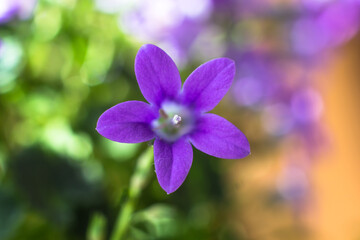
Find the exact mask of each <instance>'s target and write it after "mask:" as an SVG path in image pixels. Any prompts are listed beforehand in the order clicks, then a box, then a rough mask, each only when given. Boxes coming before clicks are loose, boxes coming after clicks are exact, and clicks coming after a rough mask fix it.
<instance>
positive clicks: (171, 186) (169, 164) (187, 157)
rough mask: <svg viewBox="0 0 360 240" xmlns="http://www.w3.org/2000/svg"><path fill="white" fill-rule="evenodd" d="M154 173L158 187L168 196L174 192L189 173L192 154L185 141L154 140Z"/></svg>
mask: <svg viewBox="0 0 360 240" xmlns="http://www.w3.org/2000/svg"><path fill="white" fill-rule="evenodd" d="M154 156H155V157H154V162H155V171H156V176H157V178H158V181H159V184H160V186H161V187H162V188H163V189H164V190H165V192H167V194H170V193H172V192H174V191H176V190H177V189H178V188H179V187H180V186H181V184H182V183H183V182H184V181H185V178H186V176H187V174H188V173H189V170H190V167H191V164H192V158H193V152H192V147H191V144H190V143H189V142H188V141H186V140H185V139H179V140H178V141H176V142H174V143H168V142H165V141H163V140H161V139H156V140H155V143H154Z"/></svg>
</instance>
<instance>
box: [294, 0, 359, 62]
mask: <svg viewBox="0 0 360 240" xmlns="http://www.w3.org/2000/svg"><path fill="white" fill-rule="evenodd" d="M324 4H325V3H324ZM359 26H360V5H359V4H358V3H356V2H351V1H327V2H326V4H325V6H324V7H323V8H322V9H321V11H314V12H310V13H309V12H305V13H304V14H302V16H301V17H300V18H298V19H297V20H296V21H295V22H294V25H293V28H292V30H291V37H290V39H291V42H292V47H293V49H294V51H295V53H297V54H300V55H303V56H311V57H312V56H315V55H316V54H319V53H322V52H323V51H324V50H328V49H330V48H333V47H337V46H339V45H340V44H343V43H344V42H346V41H348V40H349V39H350V38H352V37H353V36H354V35H355V34H356V33H357V31H358V29H359Z"/></svg>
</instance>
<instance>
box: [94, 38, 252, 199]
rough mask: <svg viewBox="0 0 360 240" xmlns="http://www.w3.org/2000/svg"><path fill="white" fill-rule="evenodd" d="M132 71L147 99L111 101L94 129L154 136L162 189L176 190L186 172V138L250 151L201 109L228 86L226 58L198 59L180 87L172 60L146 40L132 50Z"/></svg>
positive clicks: (220, 150) (204, 147)
mask: <svg viewBox="0 0 360 240" xmlns="http://www.w3.org/2000/svg"><path fill="white" fill-rule="evenodd" d="M135 74H136V78H137V81H138V84H139V87H140V90H141V92H142V94H143V95H144V97H145V99H146V100H147V101H148V102H149V103H150V104H148V103H145V102H141V101H128V102H123V103H120V104H118V105H115V106H114V107H112V108H110V109H108V110H107V111H105V112H104V113H103V114H102V115H101V116H100V118H99V120H98V122H97V127H96V130H97V131H98V132H99V133H100V134H101V135H102V136H104V137H106V138H108V139H110V140H112V141H116V142H122V143H139V142H145V141H149V140H152V139H154V138H155V142H154V162H155V171H156V175H157V178H158V181H159V184H160V186H161V187H162V188H163V189H164V190H165V191H166V192H167V193H168V194H170V193H172V192H174V191H175V190H177V189H178V188H179V187H180V186H181V184H182V183H183V182H184V180H185V178H186V176H187V174H188V173H189V170H190V167H191V164H192V160H193V150H192V147H191V144H192V145H193V146H194V147H195V148H197V149H199V150H200V151H202V152H204V153H207V154H209V155H212V156H215V157H219V158H228V159H236V158H243V157H245V156H247V155H248V154H249V153H250V145H249V142H248V140H247V139H246V137H245V135H244V134H243V133H242V132H241V131H240V130H239V129H237V128H236V127H235V126H234V125H233V124H231V123H230V122H228V121H227V120H226V119H224V118H222V117H220V116H218V115H215V114H212V113H206V112H208V111H210V110H212V109H213V108H214V107H215V106H216V105H217V104H218V103H219V102H220V100H221V99H222V98H223V97H224V95H225V94H226V92H227V91H228V89H229V88H230V86H231V83H232V80H233V78H234V75H235V64H234V62H233V61H232V60H230V59H228V58H217V59H214V60H211V61H209V62H206V63H204V64H202V65H201V66H200V67H198V68H197V69H196V70H195V71H194V72H193V73H192V74H191V75H190V76H189V77H188V78H187V80H186V81H185V83H184V86H183V87H182V89H181V79H180V74H179V71H178V69H177V67H176V65H175V63H174V62H173V60H172V59H171V58H170V57H169V56H168V55H167V54H166V53H165V52H164V51H163V50H161V49H160V48H158V47H156V46H154V45H151V44H148V45H144V46H142V47H141V48H140V50H139V52H138V54H137V56H136V59H135ZM190 143H191V144H190Z"/></svg>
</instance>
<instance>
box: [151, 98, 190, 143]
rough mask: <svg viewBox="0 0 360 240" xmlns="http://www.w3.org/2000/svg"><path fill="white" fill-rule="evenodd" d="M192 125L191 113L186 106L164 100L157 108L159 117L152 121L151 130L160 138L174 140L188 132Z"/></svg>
mask: <svg viewBox="0 0 360 240" xmlns="http://www.w3.org/2000/svg"><path fill="white" fill-rule="evenodd" d="M193 125H194V116H193V113H192V112H191V111H190V110H189V109H188V108H186V107H184V106H182V105H179V104H177V103H173V102H165V103H163V104H162V106H161V109H160V110H159V118H157V119H155V120H154V121H152V123H151V126H152V129H153V131H154V132H155V133H156V134H157V135H158V136H159V137H160V138H162V139H164V140H166V141H169V142H174V141H176V140H177V139H179V138H180V137H182V136H184V135H185V134H188V133H189V132H190V131H191V130H192V129H193Z"/></svg>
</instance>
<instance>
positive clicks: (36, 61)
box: [0, 0, 234, 240]
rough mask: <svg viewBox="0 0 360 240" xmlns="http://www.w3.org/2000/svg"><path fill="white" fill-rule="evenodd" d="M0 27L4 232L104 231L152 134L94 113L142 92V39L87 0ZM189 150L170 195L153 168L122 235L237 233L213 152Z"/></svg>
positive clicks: (4, 235) (11, 235) (6, 235)
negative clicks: (104, 122) (102, 129)
mask: <svg viewBox="0 0 360 240" xmlns="http://www.w3.org/2000/svg"><path fill="white" fill-rule="evenodd" d="M0 39H1V41H2V46H1V48H0V123H1V127H0V239H4V240H6V239H14V240H15V239H37V240H42V239H52V240H57V239H66V240H71V239H85V238H87V239H89V240H100V239H107V238H108V236H109V234H110V232H111V230H112V227H113V225H114V222H115V219H116V215H117V213H118V210H119V208H120V206H119V204H120V202H121V196H122V194H123V192H124V191H125V190H126V188H127V186H128V184H129V181H130V176H131V174H132V172H133V169H134V166H135V163H136V159H137V157H138V156H139V155H140V154H141V152H142V151H143V150H144V149H145V148H146V147H147V146H146V144H120V143H114V142H111V141H109V140H107V139H104V138H103V137H101V136H100V135H99V134H97V132H96V131H95V125H96V122H97V118H98V117H99V116H100V114H101V113H102V112H103V111H104V110H106V109H107V108H109V107H110V106H113V105H115V104H117V103H119V102H121V101H126V100H134V99H136V100H143V97H142V95H141V94H140V91H139V88H138V86H137V82H136V79H135V76H134V73H133V63H134V58H135V55H136V52H137V49H138V48H139V46H140V44H139V43H137V42H135V41H134V40H133V39H130V38H129V37H127V36H126V35H125V34H123V33H122V32H121V30H120V29H119V28H118V25H117V19H116V17H115V16H111V15H105V14H102V13H99V12H97V11H96V10H95V9H94V6H93V3H92V1H88V0H79V1H76V0H43V1H40V2H39V3H38V5H37V8H36V10H35V12H34V15H33V18H32V19H29V20H27V21H19V20H13V21H11V22H8V23H7V24H5V25H2V26H0ZM191 70H192V69H190V68H189V69H185V70H184V73H186V74H187V73H188V72H190V71H191ZM194 160H195V161H194V164H193V167H192V169H191V172H190V174H189V177H188V178H187V181H186V182H185V183H184V185H183V186H182V187H181V189H179V190H178V191H177V192H176V193H174V194H172V195H166V193H165V192H164V191H162V189H161V188H160V187H159V184H158V182H157V181H156V178H155V174H153V175H152V176H151V181H150V184H148V185H147V186H146V187H145V190H144V192H143V193H142V195H141V197H140V201H139V203H138V204H137V206H136V211H135V215H134V216H133V219H132V223H131V224H132V225H131V228H130V231H129V236H128V237H129V238H128V239H143V240H144V239H196V240H201V239H206V240H208V239H234V238H233V237H232V236H233V234H232V233H231V231H230V230H229V227H228V226H227V223H226V221H224V219H226V212H227V211H228V205H227V200H226V199H225V197H224V193H223V190H222V188H223V186H222V182H221V171H219V170H218V169H219V166H218V162H217V161H216V160H215V159H212V158H211V157H209V156H207V155H205V154H202V153H199V152H195V156H194Z"/></svg>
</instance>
